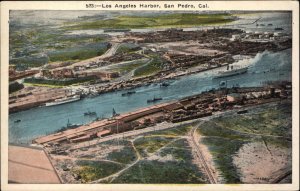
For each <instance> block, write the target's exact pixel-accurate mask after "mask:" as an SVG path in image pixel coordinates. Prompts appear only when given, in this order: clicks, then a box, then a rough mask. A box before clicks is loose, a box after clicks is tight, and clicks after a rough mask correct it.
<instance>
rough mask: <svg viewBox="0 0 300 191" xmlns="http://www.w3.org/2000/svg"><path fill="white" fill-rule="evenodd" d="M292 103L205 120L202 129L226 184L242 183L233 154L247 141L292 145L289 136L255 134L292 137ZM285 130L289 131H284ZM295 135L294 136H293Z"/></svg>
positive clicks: (204, 141)
mask: <svg viewBox="0 0 300 191" xmlns="http://www.w3.org/2000/svg"><path fill="white" fill-rule="evenodd" d="M290 112H291V105H290V104H281V105H280V106H276V107H275V108H272V109H262V110H261V111H257V112H255V113H252V114H251V113H249V114H246V115H238V116H230V117H219V118H216V119H213V120H211V121H208V122H205V123H204V124H202V125H201V126H200V127H199V128H198V130H197V131H198V132H199V133H200V134H202V135H204V136H205V137H203V138H202V143H203V144H205V145H207V146H208V148H209V150H210V152H211V154H212V155H213V159H214V162H215V164H216V167H217V169H218V170H219V171H220V172H221V175H222V176H223V178H224V180H225V182H226V183H241V181H240V178H239V174H238V171H237V169H236V167H235V166H234V164H233V162H232V160H233V159H232V156H233V155H234V154H236V153H237V152H238V150H239V149H240V148H241V147H242V146H243V145H244V144H246V143H250V142H256V141H259V142H261V141H265V142H267V144H273V145H274V144H275V145H278V146H281V147H285V148H288V147H291V141H288V140H287V139H285V138H278V137H270V136H257V135H255V134H266V135H280V136H287V137H290V136H291V135H290V134H289V131H290V130H291V127H289V126H288V125H289V122H291V113H290ZM284 131H285V132H284ZM290 138H291V137H290Z"/></svg>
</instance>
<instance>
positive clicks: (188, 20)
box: [63, 13, 233, 30]
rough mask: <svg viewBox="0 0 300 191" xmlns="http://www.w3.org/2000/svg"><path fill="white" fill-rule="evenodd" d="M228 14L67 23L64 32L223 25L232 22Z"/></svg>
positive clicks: (174, 15)
mask: <svg viewBox="0 0 300 191" xmlns="http://www.w3.org/2000/svg"><path fill="white" fill-rule="evenodd" d="M229 16H231V15H230V14H214V15H212V14H192V13H181V14H163V15H153V16H119V17H116V18H113V19H109V20H97V21H91V22H81V23H68V25H66V26H64V27H63V28H64V29H66V30H80V29H100V28H101V29H103V28H113V29H134V28H152V27H156V28H158V27H189V26H199V25H214V24H223V23H228V22H231V21H233V19H232V18H230V17H229Z"/></svg>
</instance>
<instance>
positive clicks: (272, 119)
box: [215, 105, 291, 137]
mask: <svg viewBox="0 0 300 191" xmlns="http://www.w3.org/2000/svg"><path fill="white" fill-rule="evenodd" d="M290 115H291V107H290V108H289V106H286V105H281V106H278V107H276V108H272V109H267V110H264V111H262V112H260V113H257V114H253V115H245V116H239V117H227V118H219V119H216V120H215V122H216V123H217V124H218V125H219V126H221V127H227V128H230V129H232V130H236V131H240V132H245V133H255V134H266V135H277V136H284V137H288V136H289V132H288V125H289V124H290V123H291V120H290V117H289V116H290Z"/></svg>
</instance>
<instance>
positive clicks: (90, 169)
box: [72, 160, 124, 183]
mask: <svg viewBox="0 0 300 191" xmlns="http://www.w3.org/2000/svg"><path fill="white" fill-rule="evenodd" d="M77 165H78V167H76V168H75V169H73V170H72V171H73V173H75V174H77V176H79V177H81V182H82V183H87V182H90V181H94V180H97V179H100V178H103V177H106V176H109V175H110V174H113V173H115V172H117V171H119V170H121V169H122V168H123V167H124V165H120V164H116V163H111V162H104V161H88V160H80V161H77Z"/></svg>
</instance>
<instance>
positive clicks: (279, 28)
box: [274, 27, 283, 31]
mask: <svg viewBox="0 0 300 191" xmlns="http://www.w3.org/2000/svg"><path fill="white" fill-rule="evenodd" d="M274 30H275V31H282V30H283V28H281V27H276V28H275V29H274Z"/></svg>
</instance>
